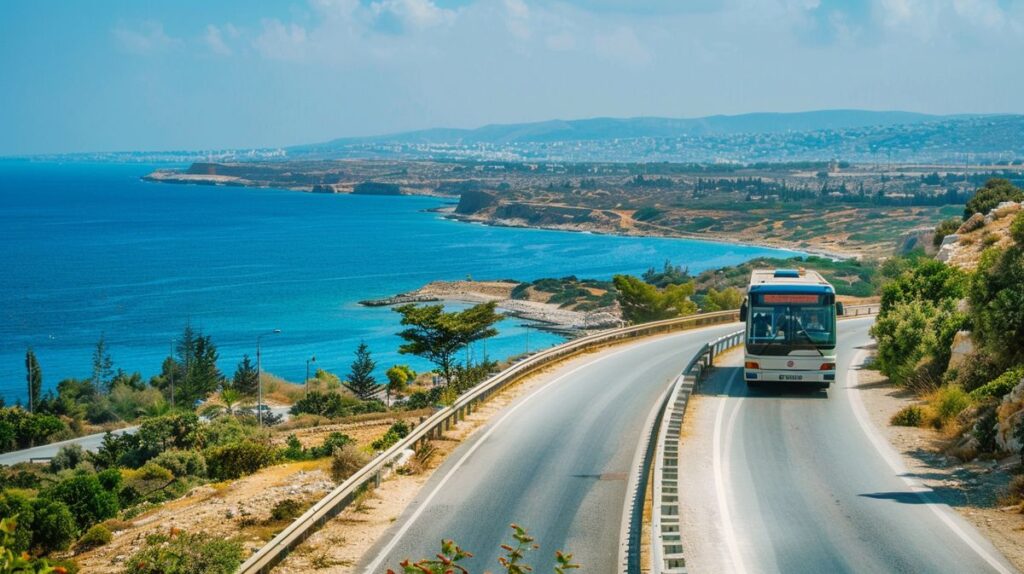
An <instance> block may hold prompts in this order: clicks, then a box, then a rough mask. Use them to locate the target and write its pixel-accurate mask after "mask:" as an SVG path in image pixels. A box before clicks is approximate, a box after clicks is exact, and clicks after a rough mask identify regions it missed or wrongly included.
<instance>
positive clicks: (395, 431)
mask: <svg viewBox="0 0 1024 574" xmlns="http://www.w3.org/2000/svg"><path fill="white" fill-rule="evenodd" d="M408 434H409V423H407V422H405V421H395V422H394V423H393V424H392V425H391V428H389V429H388V431H387V432H386V433H384V436H382V437H380V438H379V439H377V440H375V441H373V443H372V444H371V445H370V447H371V448H372V449H373V450H387V449H389V448H391V447H392V446H394V444H395V443H397V442H398V441H400V440H402V439H403V438H405V436H406V435H408Z"/></svg>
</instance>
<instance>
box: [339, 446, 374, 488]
mask: <svg viewBox="0 0 1024 574" xmlns="http://www.w3.org/2000/svg"><path fill="white" fill-rule="evenodd" d="M368 460H369V459H368V457H367V456H366V455H365V454H363V452H362V451H360V450H359V449H358V448H356V447H355V446H353V445H350V444H348V445H345V446H343V447H341V448H336V449H334V453H333V454H332V455H331V477H332V478H334V481H335V482H337V483H341V482H344V480H345V479H346V478H348V477H350V476H352V475H353V474H354V473H355V472H356V471H357V470H359V469H360V468H363V466H365V465H366V463H367V461H368Z"/></svg>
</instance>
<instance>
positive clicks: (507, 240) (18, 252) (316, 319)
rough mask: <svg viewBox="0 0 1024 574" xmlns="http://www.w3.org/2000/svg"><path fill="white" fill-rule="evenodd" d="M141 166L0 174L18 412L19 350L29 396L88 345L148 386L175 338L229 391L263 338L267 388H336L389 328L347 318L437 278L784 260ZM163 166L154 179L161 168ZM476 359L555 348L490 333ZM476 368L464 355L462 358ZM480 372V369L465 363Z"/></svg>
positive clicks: (18, 165) (388, 357)
mask: <svg viewBox="0 0 1024 574" xmlns="http://www.w3.org/2000/svg"><path fill="white" fill-rule="evenodd" d="M155 167H157V166H152V165H139V164H82V163H71V164H49V163H28V162H16V161H7V162H0V246H2V248H0V276H2V278H3V279H2V281H0V392H2V394H3V397H4V398H5V400H6V401H7V402H8V404H10V403H13V402H14V401H16V400H19V399H21V400H23V399H24V397H25V367H24V358H25V350H26V348H28V347H30V346H31V347H32V348H33V349H35V351H36V354H37V355H38V357H39V361H40V364H41V367H42V371H43V377H44V387H45V388H52V387H54V386H55V385H56V383H57V382H58V381H60V380H61V379H63V378H67V377H83V378H84V377H88V376H89V375H90V372H91V353H92V350H93V347H94V345H95V343H96V340H97V339H98V338H99V337H100V336H101V335H102V336H103V337H104V338H105V340H106V341H107V344H108V347H109V350H110V353H111V355H112V357H113V359H114V363H115V367H119V368H123V369H125V370H126V371H129V372H130V371H140V372H141V373H142V374H143V375H144V376H145V377H147V378H148V377H149V376H151V375H153V374H156V373H157V372H158V371H159V369H160V364H161V361H162V360H163V358H164V357H166V356H167V354H168V353H169V348H170V346H171V343H172V340H173V339H174V338H175V337H176V336H178V335H179V334H180V333H181V330H182V327H183V326H184V325H185V323H186V322H190V323H191V324H192V325H193V326H194V327H197V328H200V329H202V330H203V331H204V332H205V333H206V334H209V335H211V336H212V338H213V340H214V342H215V343H216V344H217V345H218V347H219V350H220V357H221V359H220V363H219V365H220V368H221V370H222V371H223V372H224V373H225V374H228V375H230V374H231V373H232V372H234V369H235V365H236V364H237V362H238V361H239V360H240V359H241V357H242V355H243V354H246V353H248V354H250V355H254V353H255V346H256V336H257V335H259V334H260V333H264V332H267V331H269V330H272V329H280V330H281V333H280V334H278V335H273V336H268V337H266V338H264V339H263V366H264V369H265V370H266V371H268V372H272V373H275V374H277V375H280V376H282V377H285V378H287V379H289V380H294V381H301V380H302V379H303V377H304V376H305V368H306V360H307V359H308V358H309V357H311V356H314V355H315V356H316V359H317V361H316V365H317V366H320V367H322V368H325V369H327V370H330V371H334V372H337V373H338V374H340V375H344V373H346V372H347V368H348V365H349V363H351V361H352V355H353V351H354V350H355V348H356V346H357V345H358V344H359V342H360V341H365V342H366V343H367V344H368V345H369V346H370V349H371V351H372V352H373V354H374V358H375V359H376V360H377V361H378V364H379V370H380V371H381V372H383V370H384V369H386V368H387V367H388V366H390V365H391V364H394V363H399V362H401V363H410V364H411V365H412V366H413V368H416V369H418V370H420V369H424V368H426V367H427V363H426V362H424V361H423V360H421V359H419V358H417V357H412V356H405V355H400V354H399V353H398V352H397V349H398V345H399V344H400V340H399V339H398V337H397V336H396V335H395V333H397V332H398V331H399V330H400V326H399V321H398V319H399V317H398V315H397V314H396V313H394V312H393V311H391V310H390V309H388V308H365V307H361V306H360V305H358V304H357V302H358V301H360V300H363V299H368V298H375V297H383V296H386V295H390V294H394V293H397V292H402V291H407V290H411V289H414V288H416V287H419V286H421V285H423V284H424V283H427V282H429V281H433V280H437V279H448V280H454V279H464V278H466V277H472V278H474V279H502V278H513V279H518V280H531V279H537V278H541V277H551V276H559V277H560V276H565V275H570V274H573V275H577V276H580V277H597V278H609V277H611V276H612V275H613V274H615V273H641V272H642V271H644V269H646V268H647V267H649V266H652V265H653V266H660V265H661V264H662V263H663V262H664V261H665V260H671V261H673V262H674V263H677V264H682V265H687V266H689V268H690V270H691V271H700V270H703V269H707V268H711V267H720V266H724V265H731V264H735V263H738V262H741V261H744V260H746V259H750V258H753V257H757V256H762V255H776V256H780V255H781V256H787V255H792V254H793V253H792V252H786V251H779V250H772V249H764V248H757V247H748V246H738V245H730V244H723V243H714V242H704V241H690V240H682V239H652V238H626V237H613V236H604V235H591V234H583V233H569V232H558V231H544V230H530V229H509V228H498V227H489V226H484V225H473V224H466V223H460V222H455V221H450V220H446V219H444V218H443V217H441V216H440V215H438V214H436V213H431V212H429V211H428V210H429V209H430V208H433V207H437V206H440V205H444V204H445V202H446V200H443V199H437V198H429V197H372V196H352V195H313V194H307V193H298V192H292V191H285V190H275V189H247V188H237V187H209V186H184V185H171V184H158V183H147V182H144V181H142V180H141V179H140V177H141V176H143V175H145V174H147V173H149V172H150V171H152V169H154V168H155ZM161 167H166V166H161ZM499 330H500V334H499V335H498V336H497V337H495V338H494V339H492V340H490V341H488V343H487V352H488V354H489V355H490V356H491V357H492V358H502V357H506V356H510V355H514V354H518V353H521V352H523V351H524V350H525V348H526V345H527V336H528V337H529V345H530V347H531V348H533V349H536V348H539V347H546V346H550V345H553V344H557V343H559V342H561V341H562V339H561V337H559V336H557V335H553V334H550V333H544V332H542V331H538V330H536V329H529V334H527V333H528V329H527V328H526V327H524V322H523V321H522V320H519V319H507V320H505V321H503V322H502V323H501V324H500V325H499ZM477 353H479V351H477ZM477 356H478V357H479V356H480V355H479V354H477Z"/></svg>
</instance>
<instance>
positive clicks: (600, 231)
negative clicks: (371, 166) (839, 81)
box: [141, 170, 864, 261]
mask: <svg viewBox="0 0 1024 574" xmlns="http://www.w3.org/2000/svg"><path fill="white" fill-rule="evenodd" d="M141 179H142V180H143V181H146V182H149V183H170V184H177V185H208V186H221V187H252V188H257V189H281V190H285V191H297V192H302V193H328V194H331V193H333V194H351V193H352V192H351V190H350V189H347V188H346V189H339V188H337V187H335V188H333V191H330V192H319V191H315V190H314V186H283V185H263V184H260V183H258V182H254V181H252V180H247V179H243V178H239V177H234V176H225V175H208V174H186V173H181V172H169V171H163V170H156V171H154V172H151V173H149V174H147V175H144V176H142V178H141ZM401 196H413V197H432V198H438V199H448V200H457V199H458V198H459V196H457V195H450V194H442V193H432V192H427V191H426V190H423V189H419V188H417V189H416V190H415V192H410V191H403V192H402V193H401V194H400V195H398V196H395V197H401ZM425 211H427V212H430V213H437V214H440V215H441V216H442V217H444V218H445V219H450V220H452V221H458V222H461V223H477V224H481V225H488V226H492V227H509V228H519V229H544V230H548V231H568V232H574V233H590V234H593V235H610V236H617V237H650V238H656V239H688V240H693V241H703V242H708V243H731V244H735V245H742V246H746V247H759V248H764V249H784V250H786V251H793V252H795V253H798V254H802V255H804V256H818V257H825V258H828V259H832V260H837V261H838V260H847V259H861V258H862V257H863V256H864V253H862V252H859V251H838V250H830V249H822V248H816V247H813V246H803V245H800V244H797V243H792V242H787V241H775V240H762V241H751V240H749V239H746V238H739V237H736V236H733V235H728V234H720V233H715V232H704V233H690V232H684V231H671V230H661V231H650V230H640V229H636V228H633V229H634V231H636V232H635V233H630V232H624V231H621V230H612V229H606V228H601V227H592V228H581V227H574V226H567V225H544V224H539V225H537V224H530V223H527V222H525V221H521V220H510V219H490V218H484V217H474V216H472V215H463V214H459V213H455V206H452V205H440V206H437V207H432V208H429V209H427V210H425Z"/></svg>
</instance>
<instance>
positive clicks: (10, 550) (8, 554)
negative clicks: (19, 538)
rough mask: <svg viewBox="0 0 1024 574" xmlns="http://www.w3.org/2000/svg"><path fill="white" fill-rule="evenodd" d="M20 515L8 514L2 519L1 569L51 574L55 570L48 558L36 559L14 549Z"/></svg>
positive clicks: (13, 571) (0, 538)
mask: <svg viewBox="0 0 1024 574" xmlns="http://www.w3.org/2000/svg"><path fill="white" fill-rule="evenodd" d="M18 520H21V517H20V516H6V517H4V518H3V519H0V571H2V572H4V573H8V572H9V573H11V574H13V573H15V572H17V573H19V574H49V573H50V572H54V569H53V568H51V567H50V565H49V563H48V562H47V561H46V560H41V559H36V558H33V557H31V556H29V555H28V554H27V553H20V552H18V551H16V550H15V549H14V546H15V544H16V543H15V540H14V538H15V532H16V531H17V529H18V524H17V523H18Z"/></svg>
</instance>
